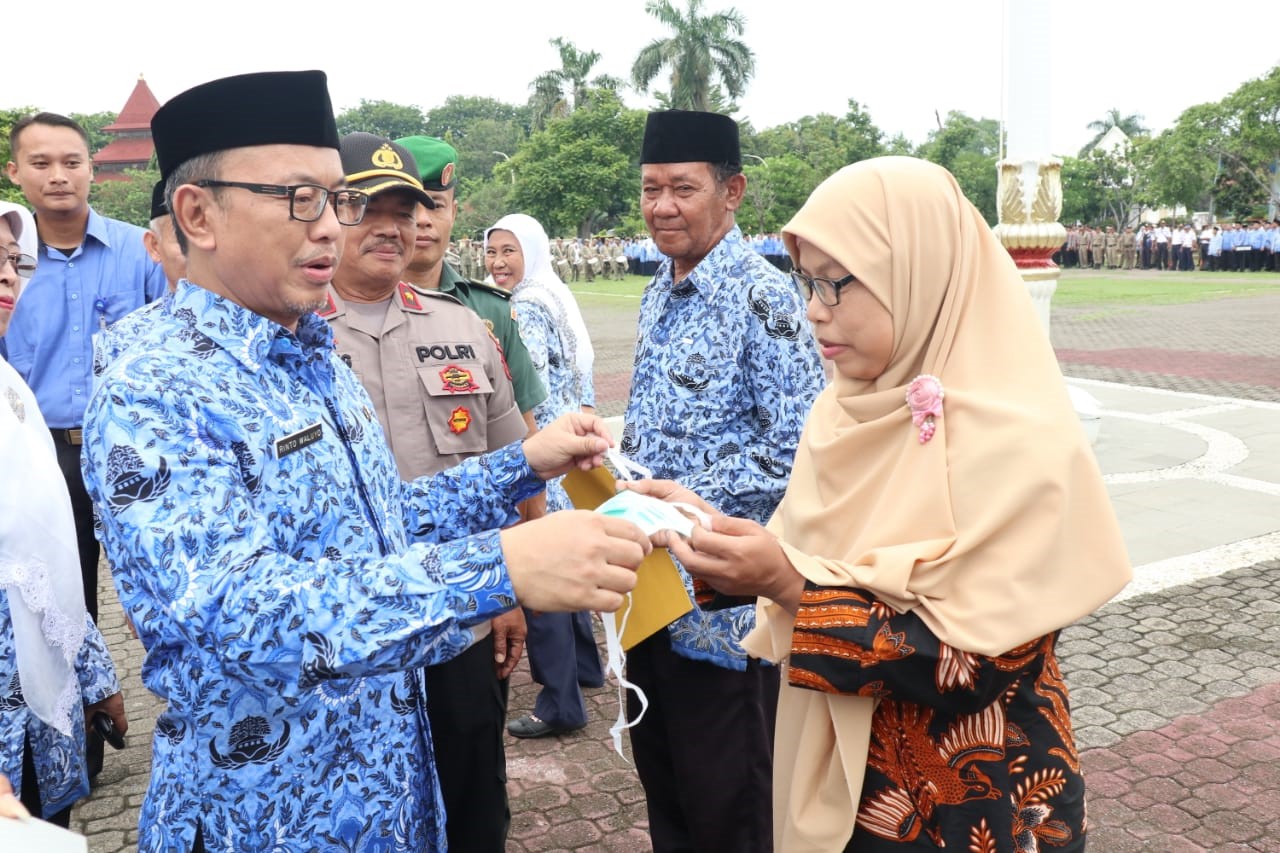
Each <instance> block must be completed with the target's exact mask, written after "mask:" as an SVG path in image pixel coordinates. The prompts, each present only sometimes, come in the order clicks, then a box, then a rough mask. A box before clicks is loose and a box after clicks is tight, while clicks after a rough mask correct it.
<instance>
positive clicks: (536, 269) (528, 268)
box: [484, 213, 595, 381]
mask: <svg viewBox="0 0 1280 853" xmlns="http://www.w3.org/2000/svg"><path fill="white" fill-rule="evenodd" d="M494 231H510V232H511V233H512V234H514V235H515V236H516V240H518V241H519V243H520V251H521V252H522V253H523V254H524V278H522V279H521V280H520V282H519V283H518V284H517V285H516V287H520V285H521V284H524V285H526V286H525V287H524V288H521V289H522V290H524V291H526V293H527V295H528V296H529V297H530V298H533V299H537V300H538V302H540V303H542V305H543V307H544V308H546V309H547V310H548V311H550V312H551V315H552V316H553V317H556V316H559V315H560V314H561V313H562V312H563V314H564V315H565V317H566V319H568V321H569V329H570V331H572V332H573V338H574V361H575V363H576V364H577V365H578V371H579V373H581V374H582V375H583V376H585V377H588V379H587V381H590V379H589V377H590V376H591V372H592V367H593V365H594V363H595V350H594V349H593V348H592V346H591V336H590V335H588V334H587V324H586V323H585V322H584V321H583V319H582V311H581V310H580V309H579V308H578V301H577V300H576V299H574V298H573V291H571V290H569V286H568V285H567V284H565V283H564V282H563V281H561V280H560V276H558V275H556V270H555V265H554V264H553V263H552V262H551V241H550V240H549V239H547V232H546V230H544V229H543V227H542V224H541V223H539V222H538V220H536V219H534V218H533V217H532V216H529V215H528V214H525V213H509V214H507V215H506V216H504V217H502V218H501V219H499V220H498V221H497V222H495V223H494V224H493V225H492V226H490V227H489V228H488V229H486V230H485V232H484V248H485V250H486V251H488V249H489V235H490V234H492V233H493V232H494ZM490 280H492V277H491V278H490ZM530 285H536V286H530ZM513 290H514V288H513Z"/></svg>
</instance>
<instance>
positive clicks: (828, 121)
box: [754, 98, 884, 190]
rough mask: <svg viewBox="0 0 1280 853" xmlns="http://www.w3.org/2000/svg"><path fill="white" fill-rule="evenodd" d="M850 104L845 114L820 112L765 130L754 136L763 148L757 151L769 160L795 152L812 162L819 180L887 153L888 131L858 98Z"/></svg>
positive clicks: (850, 101)
mask: <svg viewBox="0 0 1280 853" xmlns="http://www.w3.org/2000/svg"><path fill="white" fill-rule="evenodd" d="M848 103H849V109H848V111H847V112H846V113H845V114H844V116H839V117H838V116H833V115H831V114H830V113H819V114H818V115H816V116H805V117H803V118H800V119H797V120H796V121H793V122H787V123H786V124H781V125H777V126H776V127H771V128H769V129H767V130H763V131H761V132H760V133H758V134H756V135H755V137H754V139H755V144H756V147H757V148H758V149H759V150H758V151H757V152H754V153H758V154H759V155H760V156H762V157H765V158H766V159H768V158H772V157H780V156H782V155H783V154H795V155H797V156H799V157H801V158H803V159H805V160H806V161H808V162H809V164H810V165H811V166H812V167H813V168H814V169H815V170H816V173H817V176H818V180H819V181H821V180H822V179H824V178H826V177H827V176H828V175H830V174H832V173H834V172H836V171H837V170H839V169H842V168H843V167H845V166H847V165H849V164H850V163H856V162H858V161H859V160H866V159H867V158H869V157H877V156H879V155H881V154H883V153H884V146H883V144H882V142H881V140H882V139H883V138H884V134H883V133H882V132H881V131H880V129H879V128H878V127H876V125H875V122H873V121H872V120H871V116H870V114H869V113H867V112H866V110H864V109H863V108H862V106H861V105H860V104H859V103H858V102H857V101H855V100H853V99H852V98H851V99H850V100H849V102H848ZM814 186H817V184H816V183H815V184H814ZM810 189H811V190H812V187H810Z"/></svg>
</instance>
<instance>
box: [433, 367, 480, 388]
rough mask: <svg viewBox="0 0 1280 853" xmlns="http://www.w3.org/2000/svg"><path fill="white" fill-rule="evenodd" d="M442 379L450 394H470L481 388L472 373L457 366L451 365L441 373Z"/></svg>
mask: <svg viewBox="0 0 1280 853" xmlns="http://www.w3.org/2000/svg"><path fill="white" fill-rule="evenodd" d="M440 379H441V381H443V382H444V390H446V391H448V392H449V393H450V394H470V393H471V392H472V391H479V390H480V386H479V385H477V384H476V383H475V379H474V378H473V377H472V376H471V371H470V370H467V369H466V368H463V367H459V366H458V365H456V364H451V365H449V366H448V367H446V368H445V369H444V370H442V371H440Z"/></svg>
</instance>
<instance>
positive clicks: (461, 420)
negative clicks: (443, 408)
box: [449, 406, 471, 435]
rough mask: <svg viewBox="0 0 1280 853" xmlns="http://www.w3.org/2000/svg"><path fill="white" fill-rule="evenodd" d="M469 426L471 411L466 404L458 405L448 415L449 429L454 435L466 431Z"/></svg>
mask: <svg viewBox="0 0 1280 853" xmlns="http://www.w3.org/2000/svg"><path fill="white" fill-rule="evenodd" d="M470 427H471V412H469V411H468V410H467V407H466V406H459V407H458V408H456V409H454V410H453V412H452V413H450V415H449V431H450V432H452V433H453V434H454V435H459V434H461V433H464V432H466V431H467V430H468V429H470Z"/></svg>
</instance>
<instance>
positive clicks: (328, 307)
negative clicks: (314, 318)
mask: <svg viewBox="0 0 1280 853" xmlns="http://www.w3.org/2000/svg"><path fill="white" fill-rule="evenodd" d="M316 313H317V314H319V315H320V316H321V317H323V318H324V319H326V320H328V319H329V318H330V317H332V316H333V315H334V314H337V313H338V303H337V302H335V301H334V299H333V294H332V293H326V294H325V304H324V307H323V308H321V309H320V310H319V311H317V312H316Z"/></svg>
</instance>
